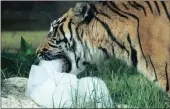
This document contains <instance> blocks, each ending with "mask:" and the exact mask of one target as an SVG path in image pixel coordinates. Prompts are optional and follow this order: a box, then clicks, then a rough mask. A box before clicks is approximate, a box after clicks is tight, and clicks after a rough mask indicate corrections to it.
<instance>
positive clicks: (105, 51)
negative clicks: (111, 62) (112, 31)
mask: <svg viewBox="0 0 170 109" xmlns="http://www.w3.org/2000/svg"><path fill="white" fill-rule="evenodd" d="M98 49H100V50H102V52H103V53H104V54H105V56H106V59H107V58H109V53H108V52H107V50H106V49H105V48H103V47H98Z"/></svg>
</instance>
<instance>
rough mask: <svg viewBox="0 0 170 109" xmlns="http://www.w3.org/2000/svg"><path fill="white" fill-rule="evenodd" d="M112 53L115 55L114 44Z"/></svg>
mask: <svg viewBox="0 0 170 109" xmlns="http://www.w3.org/2000/svg"><path fill="white" fill-rule="evenodd" d="M112 55H113V56H114V57H115V49H114V47H113V45H112Z"/></svg>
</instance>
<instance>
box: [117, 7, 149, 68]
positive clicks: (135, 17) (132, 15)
mask: <svg viewBox="0 0 170 109" xmlns="http://www.w3.org/2000/svg"><path fill="white" fill-rule="evenodd" d="M116 8H117V10H119V11H121V12H123V13H125V14H127V15H129V16H131V17H132V18H134V19H136V20H137V37H138V41H139V46H140V49H141V52H142V55H143V57H144V59H145V62H146V67H148V62H147V60H146V57H145V55H144V52H143V49H142V45H141V41H140V36H139V18H138V17H137V16H135V15H134V14H131V13H127V12H124V11H122V10H120V9H119V8H118V7H117V6H116Z"/></svg>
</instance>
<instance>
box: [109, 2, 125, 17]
mask: <svg viewBox="0 0 170 109" xmlns="http://www.w3.org/2000/svg"><path fill="white" fill-rule="evenodd" d="M107 6H108V8H109V9H110V10H111V11H113V12H114V13H116V14H118V15H119V16H120V17H123V18H126V19H128V17H127V16H125V15H123V14H121V13H119V12H118V11H116V10H115V9H113V8H111V7H110V6H109V4H107Z"/></svg>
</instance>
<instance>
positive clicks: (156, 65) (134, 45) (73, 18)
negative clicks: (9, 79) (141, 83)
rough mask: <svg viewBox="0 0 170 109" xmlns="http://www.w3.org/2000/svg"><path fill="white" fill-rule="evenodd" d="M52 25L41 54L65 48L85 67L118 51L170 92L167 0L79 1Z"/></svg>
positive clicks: (169, 28)
mask: <svg viewBox="0 0 170 109" xmlns="http://www.w3.org/2000/svg"><path fill="white" fill-rule="evenodd" d="M52 24H53V25H54V26H52V27H51V28H52V29H51V31H50V32H49V35H48V37H47V39H46V40H45V42H44V43H43V44H42V45H41V46H40V47H39V48H38V49H37V54H38V56H39V57H42V56H44V54H43V53H44V52H47V51H48V53H49V54H48V55H50V56H49V57H54V59H55V56H56V55H57V53H62V54H64V55H67V56H68V57H69V58H70V59H72V62H73V63H76V67H77V68H81V67H83V68H82V69H84V67H85V66H86V64H87V63H90V64H100V63H102V62H103V61H104V60H106V59H107V58H108V57H110V56H114V57H116V58H118V59H122V60H124V61H125V62H127V64H128V65H133V66H135V67H137V69H138V70H139V72H141V73H142V74H144V75H145V76H146V77H148V79H150V80H151V81H155V82H156V83H157V84H158V85H159V86H160V87H162V89H164V90H166V91H167V92H168V93H169V95H170V2H169V1H141V2H139V1H125V2H120V1H116V2H113V1H108V2H99V3H96V4H88V3H79V4H77V5H76V6H75V7H74V8H71V9H70V10H69V11H68V12H67V13H66V14H64V15H63V16H62V17H61V18H60V19H59V20H58V21H55V22H53V23H52ZM59 46H60V48H61V49H59ZM44 50H45V51H44ZM53 52H55V53H54V54H53ZM71 53H72V54H73V55H72V56H73V57H74V58H73V57H70V56H69V54H71ZM54 55H55V56H54ZM44 59H48V58H44Z"/></svg>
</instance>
